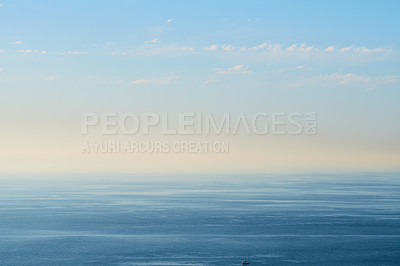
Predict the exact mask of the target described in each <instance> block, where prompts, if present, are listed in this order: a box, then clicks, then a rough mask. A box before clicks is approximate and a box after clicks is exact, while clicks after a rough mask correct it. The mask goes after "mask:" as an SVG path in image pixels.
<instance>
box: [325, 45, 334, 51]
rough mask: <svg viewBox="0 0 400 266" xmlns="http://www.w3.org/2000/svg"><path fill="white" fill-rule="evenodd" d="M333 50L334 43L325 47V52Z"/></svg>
mask: <svg viewBox="0 0 400 266" xmlns="http://www.w3.org/2000/svg"><path fill="white" fill-rule="evenodd" d="M334 50H335V45H331V46H329V47H328V48H326V49H325V52H333V51H334Z"/></svg>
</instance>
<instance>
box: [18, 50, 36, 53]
mask: <svg viewBox="0 0 400 266" xmlns="http://www.w3.org/2000/svg"><path fill="white" fill-rule="evenodd" d="M33 52H35V51H33V50H30V49H27V50H17V53H19V54H30V53H33Z"/></svg>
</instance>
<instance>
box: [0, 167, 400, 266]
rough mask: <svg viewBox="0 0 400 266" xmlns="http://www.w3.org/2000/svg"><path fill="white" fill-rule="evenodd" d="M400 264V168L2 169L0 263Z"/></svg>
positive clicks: (0, 186)
mask: <svg viewBox="0 0 400 266" xmlns="http://www.w3.org/2000/svg"><path fill="white" fill-rule="evenodd" d="M247 252H248V253H249V260H250V262H251V264H250V265H252V266H253V265H396V264H397V265H399V264H400V175H399V174H398V173H363V174H355V173H351V174H330V175H328V174H325V175H319V174H293V175H283V174H280V175H230V176H229V175H226V176H224V175H221V176H171V175H159V176H155V175H142V176H138V175H115V176H112V175H71V176H67V175H59V176H28V175H26V176H16V175H10V176H0V265H241V262H242V261H243V260H245V259H246V254H247Z"/></svg>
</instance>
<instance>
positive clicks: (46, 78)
mask: <svg viewBox="0 0 400 266" xmlns="http://www.w3.org/2000/svg"><path fill="white" fill-rule="evenodd" d="M55 79H56V77H55V76H50V77H44V78H43V80H48V81H51V80H55Z"/></svg>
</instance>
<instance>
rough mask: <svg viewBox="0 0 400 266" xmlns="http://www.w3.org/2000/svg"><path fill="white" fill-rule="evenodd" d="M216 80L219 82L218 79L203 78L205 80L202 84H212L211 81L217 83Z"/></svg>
mask: <svg viewBox="0 0 400 266" xmlns="http://www.w3.org/2000/svg"><path fill="white" fill-rule="evenodd" d="M217 82H219V80H211V79H208V80H205V81H204V84H212V83H217Z"/></svg>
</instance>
